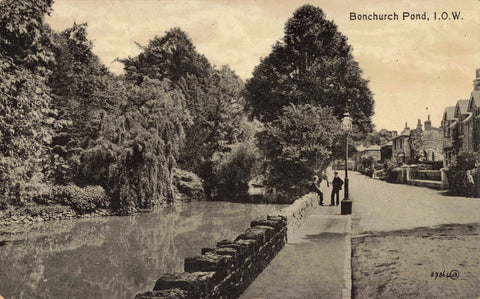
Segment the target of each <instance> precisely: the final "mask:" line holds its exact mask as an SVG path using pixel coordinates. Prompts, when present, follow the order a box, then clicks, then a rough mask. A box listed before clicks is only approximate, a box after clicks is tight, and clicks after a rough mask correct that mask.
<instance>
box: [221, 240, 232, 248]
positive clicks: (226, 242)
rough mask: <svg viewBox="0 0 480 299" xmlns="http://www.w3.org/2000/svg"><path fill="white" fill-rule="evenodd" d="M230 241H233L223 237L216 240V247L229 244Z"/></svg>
mask: <svg viewBox="0 0 480 299" xmlns="http://www.w3.org/2000/svg"><path fill="white" fill-rule="evenodd" d="M231 243H233V241H230V240H227V239H223V240H222V241H220V242H217V247H224V246H225V245H228V244H231Z"/></svg>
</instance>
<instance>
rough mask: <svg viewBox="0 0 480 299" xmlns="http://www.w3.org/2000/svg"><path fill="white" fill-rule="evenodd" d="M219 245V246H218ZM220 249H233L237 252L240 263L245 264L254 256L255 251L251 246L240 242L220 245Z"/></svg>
mask: <svg viewBox="0 0 480 299" xmlns="http://www.w3.org/2000/svg"><path fill="white" fill-rule="evenodd" d="M217 245H219V244H217ZM219 248H232V249H235V250H236V251H237V255H238V262H243V261H244V260H245V259H246V258H247V257H248V256H249V255H251V254H252V252H253V249H252V248H251V246H250V245H249V244H243V243H238V242H230V243H228V244H227V243H223V244H220V246H219Z"/></svg>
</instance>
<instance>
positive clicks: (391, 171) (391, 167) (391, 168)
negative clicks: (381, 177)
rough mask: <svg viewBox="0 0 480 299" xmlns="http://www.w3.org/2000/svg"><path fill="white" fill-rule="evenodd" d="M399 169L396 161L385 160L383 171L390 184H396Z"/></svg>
mask: <svg viewBox="0 0 480 299" xmlns="http://www.w3.org/2000/svg"><path fill="white" fill-rule="evenodd" d="M397 167H398V162H397V160H395V159H391V160H385V162H384V163H383V169H384V172H385V180H386V181H387V182H389V183H396V182H397V180H398V174H399V172H398V171H396V170H395V169H396V168H397Z"/></svg>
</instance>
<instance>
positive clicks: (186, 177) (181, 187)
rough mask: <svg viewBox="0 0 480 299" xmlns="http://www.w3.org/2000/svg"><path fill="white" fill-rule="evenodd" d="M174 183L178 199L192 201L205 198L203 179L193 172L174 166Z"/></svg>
mask: <svg viewBox="0 0 480 299" xmlns="http://www.w3.org/2000/svg"><path fill="white" fill-rule="evenodd" d="M173 185H174V186H175V188H176V192H175V199H176V200H180V201H191V200H204V199H205V192H204V190H203V186H202V180H201V179H200V178H199V177H198V176H197V175H196V174H194V173H193V172H189V171H186V170H182V169H179V168H174V169H173Z"/></svg>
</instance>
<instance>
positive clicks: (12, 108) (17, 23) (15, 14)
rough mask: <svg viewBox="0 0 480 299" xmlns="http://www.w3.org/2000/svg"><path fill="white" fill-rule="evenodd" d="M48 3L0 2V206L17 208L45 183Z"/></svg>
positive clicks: (49, 56)
mask: <svg viewBox="0 0 480 299" xmlns="http://www.w3.org/2000/svg"><path fill="white" fill-rule="evenodd" d="M52 3H53V1H51V0H39V1H34V2H32V1H27V0H20V1H17V0H15V1H13V0H5V1H2V2H0V28H2V30H1V31H0V202H3V203H5V202H7V203H13V204H22V203H23V202H24V201H28V200H31V199H32V198H34V197H35V196H38V195H39V193H41V192H42V188H44V187H45V186H44V184H45V182H46V181H47V175H46V174H47V173H48V163H47V161H46V160H47V158H48V157H47V156H46V155H45V154H46V150H47V148H46V145H47V144H48V143H49V142H50V141H51V136H52V129H51V128H52V124H53V122H54V119H53V118H52V117H51V116H52V114H53V111H52V110H51V109H50V100H51V99H50V95H49V89H48V86H47V85H46V84H45V81H46V77H47V76H48V74H49V71H48V69H49V66H50V65H51V63H52V62H53V61H54V57H53V53H52V52H51V51H50V45H51V39H50V35H49V32H50V29H49V28H48V27H47V26H46V25H45V24H44V18H45V15H46V14H49V13H50V10H51V5H52Z"/></svg>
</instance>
